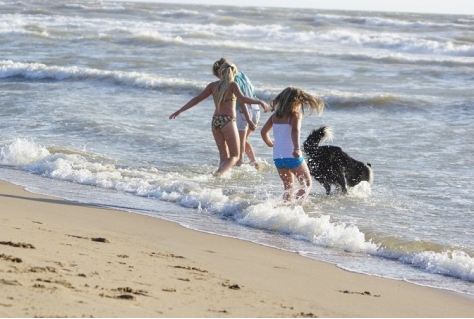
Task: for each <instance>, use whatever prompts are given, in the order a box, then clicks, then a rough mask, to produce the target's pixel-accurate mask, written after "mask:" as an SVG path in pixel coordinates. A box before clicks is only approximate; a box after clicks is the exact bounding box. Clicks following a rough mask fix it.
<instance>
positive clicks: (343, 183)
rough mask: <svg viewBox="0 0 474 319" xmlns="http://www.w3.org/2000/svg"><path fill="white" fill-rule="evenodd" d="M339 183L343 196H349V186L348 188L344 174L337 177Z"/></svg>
mask: <svg viewBox="0 0 474 319" xmlns="http://www.w3.org/2000/svg"><path fill="white" fill-rule="evenodd" d="M337 183H338V184H339V185H341V191H342V193H343V194H347V186H346V179H345V178H344V175H343V174H340V175H339V176H338V177H337Z"/></svg>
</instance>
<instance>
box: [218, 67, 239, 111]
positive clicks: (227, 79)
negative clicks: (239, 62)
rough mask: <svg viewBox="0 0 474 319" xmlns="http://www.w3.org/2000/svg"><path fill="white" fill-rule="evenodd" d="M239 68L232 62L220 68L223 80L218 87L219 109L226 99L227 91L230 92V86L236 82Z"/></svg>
mask: <svg viewBox="0 0 474 319" xmlns="http://www.w3.org/2000/svg"><path fill="white" fill-rule="evenodd" d="M237 71H238V70H237V67H236V66H235V65H234V64H233V63H231V62H224V63H223V64H222V65H221V66H220V67H219V71H218V72H219V73H220V75H221V79H220V80H219V83H218V84H217V87H216V93H217V108H219V107H220V105H221V103H222V101H223V100H224V99H225V96H226V94H227V91H229V88H230V84H231V83H232V82H234V77H235V75H236V74H237Z"/></svg>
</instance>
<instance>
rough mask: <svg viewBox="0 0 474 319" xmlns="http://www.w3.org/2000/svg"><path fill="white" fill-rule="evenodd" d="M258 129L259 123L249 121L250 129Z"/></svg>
mask: <svg viewBox="0 0 474 319" xmlns="http://www.w3.org/2000/svg"><path fill="white" fill-rule="evenodd" d="M256 129H257V125H256V124H254V123H253V122H252V121H250V123H249V130H251V131H255V130H256Z"/></svg>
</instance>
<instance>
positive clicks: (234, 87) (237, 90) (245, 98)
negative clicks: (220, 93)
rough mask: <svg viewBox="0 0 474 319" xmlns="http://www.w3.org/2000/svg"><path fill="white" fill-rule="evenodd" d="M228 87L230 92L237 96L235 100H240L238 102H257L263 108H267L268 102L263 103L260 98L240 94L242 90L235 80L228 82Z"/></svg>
mask: <svg viewBox="0 0 474 319" xmlns="http://www.w3.org/2000/svg"><path fill="white" fill-rule="evenodd" d="M230 88H231V89H232V93H233V94H234V95H235V96H236V97H237V100H238V101H239V102H240V104H244V103H247V104H259V105H261V106H262V107H263V109H264V110H267V109H269V107H268V104H267V103H265V102H264V101H262V100H257V99H252V98H251V97H248V96H245V95H243V94H242V91H240V88H239V85H238V84H237V83H235V82H232V83H231V84H230Z"/></svg>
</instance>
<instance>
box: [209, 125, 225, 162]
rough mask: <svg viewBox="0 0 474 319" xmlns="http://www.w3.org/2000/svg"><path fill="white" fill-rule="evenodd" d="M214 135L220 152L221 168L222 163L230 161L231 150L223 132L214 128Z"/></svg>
mask: <svg viewBox="0 0 474 319" xmlns="http://www.w3.org/2000/svg"><path fill="white" fill-rule="evenodd" d="M212 135H213V136H214V141H216V145H217V149H218V150H219V166H221V165H222V163H224V162H225V161H226V160H227V159H229V148H228V147H227V143H226V141H225V138H224V135H223V134H222V132H221V131H219V130H216V129H215V128H212Z"/></svg>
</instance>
